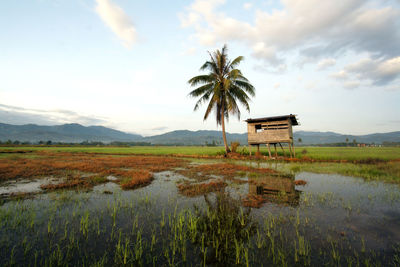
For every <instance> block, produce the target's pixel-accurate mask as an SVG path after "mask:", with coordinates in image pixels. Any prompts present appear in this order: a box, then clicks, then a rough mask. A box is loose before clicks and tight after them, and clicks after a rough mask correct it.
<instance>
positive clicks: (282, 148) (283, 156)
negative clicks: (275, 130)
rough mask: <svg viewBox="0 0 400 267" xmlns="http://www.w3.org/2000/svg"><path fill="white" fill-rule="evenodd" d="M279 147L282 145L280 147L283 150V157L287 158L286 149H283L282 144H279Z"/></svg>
mask: <svg viewBox="0 0 400 267" xmlns="http://www.w3.org/2000/svg"><path fill="white" fill-rule="evenodd" d="M279 145H280V146H281V148H282V153H283V157H285V149H283V146H282V144H281V143H279Z"/></svg>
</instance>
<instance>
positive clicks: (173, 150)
mask: <svg viewBox="0 0 400 267" xmlns="http://www.w3.org/2000/svg"><path fill="white" fill-rule="evenodd" d="M0 151H4V152H7V151H9V152H13V151H50V152H74V153H79V152H83V153H105V154H151V155H209V156H214V155H217V154H221V153H223V151H224V148H223V147H203V146H134V147H108V146H107V147H84V146H76V147H75V146H69V147H55V146H54V147H41V146H32V147H22V146H21V147H19V146H16V147H0Z"/></svg>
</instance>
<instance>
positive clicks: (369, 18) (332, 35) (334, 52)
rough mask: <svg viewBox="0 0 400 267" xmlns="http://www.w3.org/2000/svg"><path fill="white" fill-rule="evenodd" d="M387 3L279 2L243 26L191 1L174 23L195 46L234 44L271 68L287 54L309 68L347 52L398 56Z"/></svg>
mask: <svg viewBox="0 0 400 267" xmlns="http://www.w3.org/2000/svg"><path fill="white" fill-rule="evenodd" d="M392 3H393V0H392V1H390V0H388V1H384V2H381V1H378V0H375V1H365V0H348V1H320V0H302V1H300V2H299V1H297V0H281V4H282V8H281V9H279V10H277V9H273V10H270V11H265V10H261V9H257V10H256V12H255V15H254V17H253V20H252V22H251V23H249V22H247V21H244V20H239V19H235V18H233V17H231V16H229V15H227V14H226V13H224V12H223V11H222V10H223V8H224V7H223V5H224V4H225V1H224V0H195V1H194V2H193V3H192V4H191V5H190V6H188V7H187V8H186V12H185V14H183V15H182V14H181V15H180V17H181V22H182V26H184V27H192V28H193V29H194V31H195V34H194V36H195V37H196V38H197V39H198V40H199V41H200V43H201V44H203V45H208V46H211V45H215V44H216V43H217V42H223V43H226V42H229V41H237V42H240V43H242V44H244V45H246V46H248V47H250V48H251V49H252V55H253V56H254V57H256V58H258V59H261V60H264V61H265V62H266V63H268V64H270V65H271V66H275V67H276V66H279V65H281V64H284V63H285V62H284V61H285V56H286V55H287V54H288V53H296V54H298V55H299V56H300V57H303V58H311V59H312V61H313V62H315V60H320V59H323V58H331V57H335V58H337V57H340V56H343V55H345V54H346V53H347V52H353V53H355V54H362V53H364V54H365V53H366V54H369V55H371V57H374V58H383V59H388V58H393V57H396V56H398V55H399V54H400V9H399V8H397V7H398V5H395V4H393V5H391V4H392ZM312 61H311V62H312ZM305 62H310V61H305ZM320 63H321V65H320V67H321V68H323V67H328V66H330V65H332V64H333V60H330V61H329V62H328V61H326V62H324V61H323V60H322V61H320Z"/></svg>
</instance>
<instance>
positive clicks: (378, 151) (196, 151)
mask: <svg viewBox="0 0 400 267" xmlns="http://www.w3.org/2000/svg"><path fill="white" fill-rule="evenodd" d="M304 149H305V150H306V151H307V153H305V154H302V153H301V152H302V151H303V150H304ZM260 150H261V153H262V154H263V155H265V156H267V155H268V150H267V148H266V147H265V146H262V147H261V149H260ZM286 150H287V149H286ZM16 151H20V152H29V153H25V154H21V153H18V156H20V157H29V156H30V155H31V154H35V153H37V152H42V151H47V152H52V153H60V152H61V153H63V152H68V153H94V154H95V153H98V154H116V155H118V154H119V155H132V154H137V155H174V156H192V157H207V156H210V157H213V156H214V157H215V156H218V155H224V149H223V147H206V146H137V147H109V146H107V147H83V146H75V147H74V146H71V147H56V146H51V147H43V146H33V147H24V146H16V147H0V152H3V153H0V158H2V157H10V156H15V154H16V153H12V152H16ZM237 151H239V152H240V154H242V155H248V154H249V152H248V148H247V147H238V148H237ZM296 151H297V153H296V157H297V158H300V159H301V158H304V159H314V160H339V161H340V160H345V161H360V160H361V161H362V160H364V161H365V160H384V161H388V160H396V159H400V147H296ZM5 152H10V153H5ZM278 156H283V154H282V151H281V150H278ZM286 156H288V151H286Z"/></svg>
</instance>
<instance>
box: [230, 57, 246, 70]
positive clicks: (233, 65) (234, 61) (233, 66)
mask: <svg viewBox="0 0 400 267" xmlns="http://www.w3.org/2000/svg"><path fill="white" fill-rule="evenodd" d="M243 60H244V57H243V56H238V57H237V58H235V59H234V60H232V62H231V64H229V67H230V68H232V69H234V68H236V66H238V65H239V64H240V63H241V62H242V61H243Z"/></svg>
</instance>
